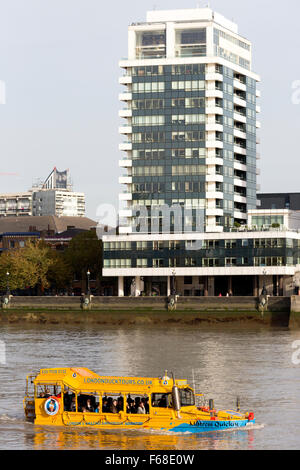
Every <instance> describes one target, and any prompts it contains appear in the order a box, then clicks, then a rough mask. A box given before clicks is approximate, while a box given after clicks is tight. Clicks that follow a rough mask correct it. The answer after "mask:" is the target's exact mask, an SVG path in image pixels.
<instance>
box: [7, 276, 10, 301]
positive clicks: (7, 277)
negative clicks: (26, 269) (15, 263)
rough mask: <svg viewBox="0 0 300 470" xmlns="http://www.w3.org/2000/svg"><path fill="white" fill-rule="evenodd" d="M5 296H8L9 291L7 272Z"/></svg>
mask: <svg viewBox="0 0 300 470" xmlns="http://www.w3.org/2000/svg"><path fill="white" fill-rule="evenodd" d="M6 295H10V290H9V272H8V271H7V273H6Z"/></svg>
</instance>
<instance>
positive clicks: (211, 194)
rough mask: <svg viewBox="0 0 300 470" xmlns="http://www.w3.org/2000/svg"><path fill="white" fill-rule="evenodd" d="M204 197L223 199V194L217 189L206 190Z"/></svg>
mask: <svg viewBox="0 0 300 470" xmlns="http://www.w3.org/2000/svg"><path fill="white" fill-rule="evenodd" d="M205 198H206V199H214V200H215V199H224V194H223V193H221V192H218V191H207V192H206V194H205Z"/></svg>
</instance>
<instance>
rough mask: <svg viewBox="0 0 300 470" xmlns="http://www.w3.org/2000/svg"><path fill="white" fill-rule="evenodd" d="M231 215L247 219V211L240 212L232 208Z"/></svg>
mask: <svg viewBox="0 0 300 470" xmlns="http://www.w3.org/2000/svg"><path fill="white" fill-rule="evenodd" d="M233 217H234V218H235V219H244V220H247V213H246V212H240V211H237V210H234V212H233Z"/></svg>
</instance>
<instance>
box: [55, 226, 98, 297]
mask: <svg viewBox="0 0 300 470" xmlns="http://www.w3.org/2000/svg"><path fill="white" fill-rule="evenodd" d="M64 258H65V261H66V263H67V264H68V265H69V266H70V267H71V270H72V273H73V276H76V277H77V279H81V281H82V291H83V292H84V291H85V290H86V279H87V271H88V270H89V271H90V273H91V278H94V279H96V280H97V283H98V287H99V283H100V279H101V275H102V241H101V240H99V239H98V237H97V234H96V232H95V231H89V232H82V233H80V234H78V235H76V236H75V237H74V238H73V239H72V240H71V241H70V244H69V246H68V248H67V249H66V251H65V254H64Z"/></svg>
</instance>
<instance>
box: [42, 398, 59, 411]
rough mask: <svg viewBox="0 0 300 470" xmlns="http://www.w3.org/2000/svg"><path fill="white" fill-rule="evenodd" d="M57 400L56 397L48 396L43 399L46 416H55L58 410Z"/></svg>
mask: <svg viewBox="0 0 300 470" xmlns="http://www.w3.org/2000/svg"><path fill="white" fill-rule="evenodd" d="M59 408H60V405H59V401H58V399H57V398H56V397H53V396H52V397H49V398H47V399H46V400H45V403H44V410H45V412H46V413H47V415H48V416H55V415H56V414H57V413H58V412H59Z"/></svg>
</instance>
